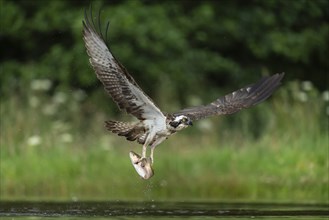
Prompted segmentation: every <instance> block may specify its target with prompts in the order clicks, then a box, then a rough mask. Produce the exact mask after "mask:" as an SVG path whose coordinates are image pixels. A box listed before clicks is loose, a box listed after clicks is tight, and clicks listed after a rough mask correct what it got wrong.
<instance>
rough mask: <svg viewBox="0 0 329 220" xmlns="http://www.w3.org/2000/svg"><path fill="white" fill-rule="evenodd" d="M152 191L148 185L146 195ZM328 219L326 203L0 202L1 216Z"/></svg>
mask: <svg viewBox="0 0 329 220" xmlns="http://www.w3.org/2000/svg"><path fill="white" fill-rule="evenodd" d="M150 189H152V183H150V185H148V187H147V188H146V191H145V193H148V192H149V190H150ZM109 216H112V217H114V216H115V217H129V218H136V217H137V218H138V217H157V218H166V217H168V218H173V217H184V218H194V217H208V218H212V217H216V218H218V217H223V218H225V217H235V218H250V217H258V218H267V219H268V218H277V217H287V218H292V217H294V218H299V217H303V218H304V219H305V218H306V219H315V218H328V217H329V210H328V204H288V203H286V204H276V203H224V202H5V201H2V202H0V217H62V218H66V217H88V218H91V217H97V218H100V217H109Z"/></svg>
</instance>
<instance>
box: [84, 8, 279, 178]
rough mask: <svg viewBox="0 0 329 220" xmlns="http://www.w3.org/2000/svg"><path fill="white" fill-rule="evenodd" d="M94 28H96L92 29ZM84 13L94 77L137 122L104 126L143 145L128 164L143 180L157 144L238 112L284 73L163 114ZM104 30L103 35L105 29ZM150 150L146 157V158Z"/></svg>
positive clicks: (264, 96) (255, 101) (264, 93)
mask: <svg viewBox="0 0 329 220" xmlns="http://www.w3.org/2000/svg"><path fill="white" fill-rule="evenodd" d="M96 25H97V26H96ZM96 25H95V21H94V20H93V18H92V12H91V10H90V15H89V16H88V15H87V13H86V12H85V21H83V40H84V42H85V46H86V49H87V53H88V55H89V57H90V59H89V61H90V63H91V65H92V66H93V69H94V70H95V73H96V76H97V78H98V79H99V80H100V81H101V82H102V84H103V85H104V88H105V90H106V92H107V93H108V94H109V95H110V96H111V97H112V99H113V100H114V102H116V104H117V105H118V107H119V108H120V110H125V111H126V112H127V113H129V114H131V115H133V116H135V117H136V118H137V119H138V121H137V122H121V121H112V120H110V121H106V122H105V127H106V128H107V129H108V130H110V131H111V132H113V133H115V134H118V135H119V136H125V137H126V139H127V140H129V141H137V142H138V143H139V144H142V145H143V149H142V155H141V156H140V155H139V154H137V153H135V152H132V151H131V152H130V159H131V162H132V164H133V166H134V168H135V169H136V171H137V172H138V174H139V175H140V176H141V177H142V178H143V179H149V178H150V177H152V176H153V174H154V172H153V169H152V165H153V163H154V158H153V152H154V149H155V147H156V146H157V145H159V144H160V143H161V142H163V141H164V140H166V139H167V138H168V137H169V136H170V135H172V134H174V133H176V132H177V131H180V130H182V129H184V128H187V127H188V126H191V125H192V122H193V121H196V120H199V119H202V118H205V117H209V116H214V115H226V114H232V113H235V112H238V111H240V110H242V109H244V108H249V107H251V106H254V105H256V104H258V103H260V102H262V101H264V100H265V99H267V98H268V97H269V96H270V95H271V94H272V93H273V92H274V90H275V89H276V88H277V87H278V86H279V85H280V81H281V80H282V78H283V76H284V73H281V74H274V75H272V76H269V77H265V78H263V79H261V80H260V81H258V82H257V83H255V84H252V85H249V86H246V87H244V88H241V89H239V90H236V91H234V92H232V93H230V94H227V95H225V96H223V97H220V98H218V99H216V100H215V101H213V102H211V103H209V104H207V105H202V106H197V107H190V108H186V109H183V110H180V111H178V112H175V113H171V114H168V113H164V112H162V111H161V110H160V108H159V107H158V106H157V105H156V104H155V103H154V102H153V101H152V99H151V98H150V97H148V96H147V95H146V94H145V93H144V92H143V90H142V89H141V88H140V87H139V86H138V84H137V83H136V82H135V80H134V79H133V77H132V76H131V75H130V74H129V73H128V71H127V70H126V69H125V68H124V66H123V65H121V64H120V62H119V61H118V60H117V59H116V58H115V57H114V56H113V54H112V53H111V51H110V49H109V45H108V44H107V42H106V39H107V37H106V36H105V37H104V35H103V33H102V31H101V24H100V16H98V19H97V23H96ZM108 25H109V23H107V27H106V32H105V33H106V34H107V30H108ZM147 147H150V151H151V152H150V156H149V157H147V156H146V150H147Z"/></svg>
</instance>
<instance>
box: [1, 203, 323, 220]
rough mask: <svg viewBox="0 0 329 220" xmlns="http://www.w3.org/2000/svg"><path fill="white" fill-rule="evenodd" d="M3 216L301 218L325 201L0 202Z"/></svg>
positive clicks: (316, 213) (316, 212)
mask: <svg viewBox="0 0 329 220" xmlns="http://www.w3.org/2000/svg"><path fill="white" fill-rule="evenodd" d="M0 217H1V218H2V219H15V218H14V217H16V218H19V219H22V218H24V217H25V218H26V217H28V218H31V217H33V219H35V218H42V219H44V218H45V217H51V218H53V217H59V218H61V219H72V218H73V217H79V218H83V217H86V218H88V219H92V218H97V219H100V218H101V217H117V218H120V219H132V218H134V219H142V218H145V217H149V218H151V217H152V218H155V217H157V218H161V219H163V218H175V217H176V218H196V219H198V218H200V217H207V219H212V218H214V217H216V218H218V217H222V218H233V217H234V218H248V219H250V218H253V217H257V218H266V219H271V218H277V217H285V218H296V219H298V218H300V217H303V218H304V219H317V218H319V219H326V218H328V217H329V208H328V204H277V203H223V202H219V203H215V202H211V203H209V202H0Z"/></svg>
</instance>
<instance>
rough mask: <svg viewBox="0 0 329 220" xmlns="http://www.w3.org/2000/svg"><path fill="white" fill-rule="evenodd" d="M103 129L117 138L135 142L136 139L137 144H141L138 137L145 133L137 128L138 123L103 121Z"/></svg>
mask: <svg viewBox="0 0 329 220" xmlns="http://www.w3.org/2000/svg"><path fill="white" fill-rule="evenodd" d="M105 127H106V129H107V130H109V131H111V132H113V133H115V134H118V135H119V136H125V137H126V138H127V140H129V141H135V140H136V139H137V141H138V143H140V144H143V143H141V141H140V137H142V136H143V135H144V133H145V129H144V127H142V126H139V125H138V123H129V122H121V121H111V120H110V121H105Z"/></svg>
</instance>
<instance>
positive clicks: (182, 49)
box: [0, 0, 329, 109]
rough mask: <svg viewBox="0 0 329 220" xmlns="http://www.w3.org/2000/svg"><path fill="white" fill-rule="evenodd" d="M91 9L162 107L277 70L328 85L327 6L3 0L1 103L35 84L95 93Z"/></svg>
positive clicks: (304, 2)
mask: <svg viewBox="0 0 329 220" xmlns="http://www.w3.org/2000/svg"><path fill="white" fill-rule="evenodd" d="M90 4H92V6H93V8H94V11H95V13H94V14H97V11H98V9H99V8H101V9H102V22H103V23H104V26H105V23H106V21H107V20H109V21H110V30H109V42H110V43H109V44H110V46H111V50H112V51H113V53H114V54H115V55H116V57H117V58H118V59H119V60H120V61H121V63H123V64H124V65H125V66H126V68H127V69H128V70H129V71H130V73H131V74H132V75H133V76H134V77H135V79H136V80H137V82H138V83H139V84H140V85H141V87H142V88H144V89H145V90H146V91H147V92H148V93H149V94H150V95H151V97H156V98H155V99H159V100H160V102H164V103H170V102H176V101H173V99H172V97H175V98H174V100H176V99H177V98H179V99H178V101H177V103H173V104H177V105H181V104H189V103H187V102H188V100H187V99H186V96H188V95H189V94H196V95H198V96H201V97H204V98H205V99H206V100H207V101H211V100H212V99H214V98H216V97H217V96H218V90H219V88H229V89H232V88H237V87H238V86H241V85H244V84H245V83H246V82H248V83H252V82H253V81H254V80H256V79H257V78H259V77H260V76H261V75H268V74H273V73H276V72H286V74H287V75H286V79H285V80H289V79H301V80H310V81H312V82H313V83H314V84H315V85H316V87H318V88H319V89H325V87H326V86H327V85H326V81H325V80H324V79H325V74H326V73H328V62H327V58H328V48H329V45H328V39H329V25H328V17H329V15H328V10H327V8H329V3H328V1H327V0H313V1H309V0H298V1H285V0H268V1H262V0H253V1H237V0H236V1H92V2H90V1H74V0H72V1H64V0H52V1H43V0H15V1H10V0H1V19H0V20H1V35H0V41H1V48H2V49H1V51H2V53H1V56H0V65H1V74H0V85H1V86H0V88H1V89H0V92H1V95H2V96H3V97H8V96H9V95H10V94H12V91H15V92H17V93H24V91H25V88H26V86H27V85H28V84H29V82H30V81H31V80H32V79H35V78H47V79H50V80H51V81H53V82H54V86H53V87H54V88H57V87H61V88H63V87H64V88H72V87H74V88H82V89H84V90H88V92H93V91H94V90H95V89H96V85H99V84H98V82H97V79H96V77H95V75H94V74H93V70H92V69H91V68H90V65H89V63H88V57H87V55H86V52H85V48H84V43H83V40H82V33H81V32H82V20H83V15H84V9H85V8H88V7H89V5H90ZM195 85H198V88H199V91H196V90H195ZM168 87H170V88H168ZM97 89H98V88H97ZM168 108H169V109H170V108H171V107H170V106H169V107H168Z"/></svg>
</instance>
